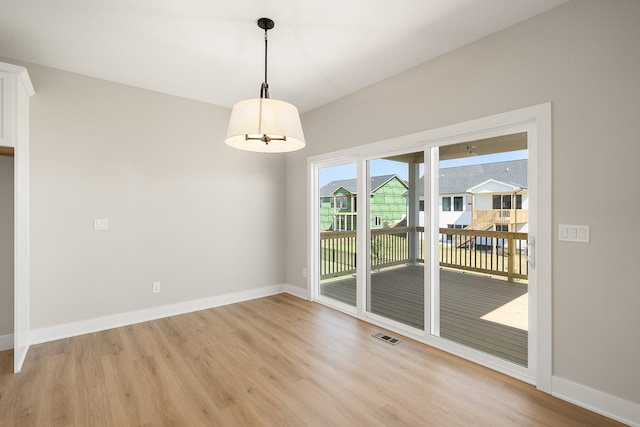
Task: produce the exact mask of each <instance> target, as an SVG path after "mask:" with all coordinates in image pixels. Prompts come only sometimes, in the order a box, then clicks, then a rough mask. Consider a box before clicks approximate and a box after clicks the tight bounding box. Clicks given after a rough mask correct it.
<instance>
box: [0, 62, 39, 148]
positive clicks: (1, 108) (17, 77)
mask: <svg viewBox="0 0 640 427" xmlns="http://www.w3.org/2000/svg"><path fill="white" fill-rule="evenodd" d="M33 93H34V92H33V86H32V85H31V80H30V79H29V74H28V73H27V69H26V68H24V67H20V66H17V65H13V64H7V63H4V62H0V146H2V147H16V146H17V145H18V139H20V138H25V135H24V134H25V132H26V133H27V134H28V123H29V119H28V115H29V111H28V105H29V97H30V96H31V95H33ZM25 106H26V107H25ZM25 129H26V130H25Z"/></svg>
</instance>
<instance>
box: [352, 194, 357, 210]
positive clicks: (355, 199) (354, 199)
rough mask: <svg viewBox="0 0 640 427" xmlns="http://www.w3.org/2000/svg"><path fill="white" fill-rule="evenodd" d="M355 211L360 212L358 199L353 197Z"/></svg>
mask: <svg viewBox="0 0 640 427" xmlns="http://www.w3.org/2000/svg"><path fill="white" fill-rule="evenodd" d="M353 211H354V212H358V197H357V196H353Z"/></svg>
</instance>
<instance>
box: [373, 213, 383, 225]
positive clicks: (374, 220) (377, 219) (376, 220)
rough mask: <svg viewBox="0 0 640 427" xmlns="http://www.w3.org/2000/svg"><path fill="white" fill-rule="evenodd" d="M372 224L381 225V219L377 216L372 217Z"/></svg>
mask: <svg viewBox="0 0 640 427" xmlns="http://www.w3.org/2000/svg"><path fill="white" fill-rule="evenodd" d="M373 224H374V225H382V218H381V217H380V216H378V215H376V216H375V217H373Z"/></svg>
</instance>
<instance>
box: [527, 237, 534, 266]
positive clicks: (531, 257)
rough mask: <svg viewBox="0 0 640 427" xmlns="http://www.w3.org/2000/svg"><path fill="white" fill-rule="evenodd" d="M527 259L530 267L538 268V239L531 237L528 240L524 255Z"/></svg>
mask: <svg viewBox="0 0 640 427" xmlns="http://www.w3.org/2000/svg"><path fill="white" fill-rule="evenodd" d="M524 256H525V258H527V262H528V263H529V267H531V268H536V238H535V237H529V240H527V248H526V249H525V253H524Z"/></svg>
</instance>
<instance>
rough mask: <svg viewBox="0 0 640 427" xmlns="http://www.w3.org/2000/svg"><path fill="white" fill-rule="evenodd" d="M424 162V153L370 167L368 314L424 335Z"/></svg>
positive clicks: (382, 160) (372, 163)
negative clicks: (422, 177)
mask: <svg viewBox="0 0 640 427" xmlns="http://www.w3.org/2000/svg"><path fill="white" fill-rule="evenodd" d="M423 159H424V152H423V151H419V152H413V153H407V154H402V155H394V156H387V157H380V158H375V159H371V160H368V161H367V195H368V197H367V213H368V218H367V224H366V226H367V228H366V230H367V233H368V234H367V242H368V247H367V249H368V252H369V254H368V256H367V261H368V263H369V265H368V277H367V281H366V311H367V312H368V313H370V314H373V315H374V316H380V317H383V318H384V319H387V320H391V321H393V322H397V323H399V324H401V325H402V326H408V327H411V328H415V329H420V330H424V289H425V288H424V255H423V254H422V248H423V242H424V227H423V224H422V216H421V210H420V207H423V206H424V202H423V201H424V198H423V191H422V187H423V181H422V180H421V179H420V176H421V174H422V173H424V168H423V165H424V160H423ZM421 201H422V202H421Z"/></svg>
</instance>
